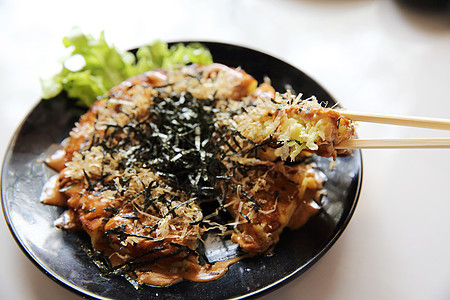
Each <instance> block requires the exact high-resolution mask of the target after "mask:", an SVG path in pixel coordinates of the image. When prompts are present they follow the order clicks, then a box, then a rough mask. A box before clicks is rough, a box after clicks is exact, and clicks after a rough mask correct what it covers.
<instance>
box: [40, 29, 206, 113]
mask: <svg viewBox="0 0 450 300" xmlns="http://www.w3.org/2000/svg"><path fill="white" fill-rule="evenodd" d="M63 44H64V46H65V47H67V48H70V49H71V53H70V55H68V56H67V57H65V58H63V59H62V61H61V62H62V70H61V71H60V72H59V73H58V74H55V75H54V76H52V77H50V78H46V79H41V87H42V98H44V99H50V98H53V97H55V96H57V95H59V94H60V93H61V92H63V91H65V92H66V93H67V96H68V97H69V98H73V99H75V100H76V101H77V104H79V105H82V106H86V107H90V106H91V105H92V104H93V103H94V102H95V101H96V100H97V97H99V96H101V95H104V94H106V93H107V92H108V90H109V89H111V88H112V87H114V86H116V85H117V84H119V83H120V82H122V81H124V80H125V79H127V78H129V77H131V76H134V75H137V74H141V73H144V72H145V71H148V70H151V69H156V68H165V69H170V68H175V67H177V66H180V65H186V64H189V63H196V64H200V65H206V64H211V63H212V62H213V60H212V56H211V53H210V52H209V50H208V49H207V48H206V47H205V46H203V45H201V44H199V43H190V44H187V45H184V44H181V43H180V44H175V45H173V46H171V47H169V45H168V44H167V43H165V42H162V41H155V42H154V43H152V44H150V45H146V46H143V47H141V48H139V49H138V50H137V53H136V56H134V55H133V54H132V53H131V52H128V51H121V50H119V49H117V48H116V47H114V46H110V45H109V44H108V43H107V42H106V40H105V36H104V32H102V33H101V34H100V37H99V38H98V39H95V38H94V37H92V36H91V35H85V34H83V33H82V31H81V30H80V29H79V28H74V29H73V30H72V32H71V33H70V34H69V35H68V36H66V37H65V38H64V39H63Z"/></svg>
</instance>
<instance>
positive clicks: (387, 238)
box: [0, 0, 450, 300]
mask: <svg viewBox="0 0 450 300" xmlns="http://www.w3.org/2000/svg"><path fill="white" fill-rule="evenodd" d="M129 3H131V2H126V3H125V1H121V2H118V1H117V2H116V1H85V0H80V1H74V2H72V3H70V4H69V3H67V2H65V1H49V0H41V1H25V0H14V1H13V0H0V27H1V28H3V29H2V30H1V31H0V90H1V94H0V103H1V107H2V109H1V110H0V120H1V126H0V156H1V157H3V156H4V153H5V150H6V148H7V145H8V143H9V140H10V138H11V137H12V135H13V133H14V131H15V129H16V128H17V127H18V126H19V124H20V122H21V121H22V120H23V119H24V117H25V116H26V115H27V113H28V112H29V111H30V110H31V109H32V107H33V106H34V105H35V104H36V103H37V101H38V99H39V98H40V85H39V78H40V77H48V76H50V75H52V74H53V73H54V72H56V71H58V64H57V59H58V58H59V57H61V56H63V55H64V54H65V53H66V51H65V49H64V47H63V46H62V43H61V39H62V37H63V36H65V35H66V34H67V33H69V32H70V29H71V28H72V27H73V26H80V27H81V28H82V30H83V31H84V32H86V33H91V34H93V35H94V36H98V34H99V33H100V31H101V30H105V32H106V36H107V38H108V40H109V41H111V42H112V43H114V44H115V45H116V46H117V47H119V48H122V49H129V48H133V47H136V46H139V45H142V44H145V43H148V42H151V41H153V40H155V39H163V40H166V41H170V40H210V41H220V42H227V43H233V44H238V45H243V46H247V47H251V48H254V49H257V50H262V51H264V52H266V53H269V54H272V55H274V56H276V57H279V58H281V59H283V60H285V61H287V62H289V63H291V64H293V65H294V66H296V67H298V68H300V69H301V70H303V71H304V72H306V73H307V74H308V75H310V76H311V77H313V78H314V79H316V80H317V81H318V82H319V83H321V84H322V85H323V86H324V87H325V88H326V89H327V90H328V91H330V93H331V94H332V95H334V96H335V98H336V99H338V100H339V101H340V102H341V103H342V105H344V106H345V107H346V108H348V109H351V110H355V111H364V112H371V113H384V114H399V115H412V116H427V117H438V118H450V96H449V95H450V9H449V10H446V11H430V10H424V9H421V10H417V9H414V8H411V7H410V6H405V5H403V4H401V3H400V2H399V1H393V0H392V1H390V0H353V1H351V0H340V1H337V0H336V1H331V0H328V1H327V0H314V1H313V0H278V1H274V0H263V1H261V0H260V1H257V0H240V1H237V0H220V1H207V0H200V1H186V0H184V1H182V0H180V1H172V0H170V1H134V2H133V5H130V4H129ZM358 134H359V136H360V137H361V138H395V137H450V133H449V132H445V131H437V130H427V129H414V128H407V127H400V126H388V125H374V124H360V125H359V127H358ZM449 154H450V149H441V150H437V149H433V150H424V149H422V150H418V149H416V150H364V151H363V161H364V176H363V186H362V192H361V196H360V200H359V204H358V207H357V209H356V212H355V214H354V216H353V218H352V220H351V222H350V224H349V226H348V227H347V229H346V231H345V232H344V234H343V235H342V236H341V238H340V239H339V240H338V241H337V243H336V244H335V245H334V246H333V247H332V248H331V250H330V251H329V252H328V253H327V254H326V255H325V256H324V257H323V258H322V259H321V260H320V261H319V262H318V263H317V264H316V265H314V266H313V268H311V269H310V270H308V271H307V272H306V273H305V274H303V275H302V276H300V277H299V278H297V279H296V280H294V281H292V282H290V283H289V284H287V285H285V286H283V287H282V288H280V289H278V290H276V291H274V292H272V293H271V294H268V295H266V296H264V297H262V299H266V300H269V299H293V298H299V297H300V296H301V298H302V299H303V298H304V299H449V298H450V285H449V282H450V256H449V255H448V253H450V235H449V233H448V228H450V218H449V211H450V202H449V201H450V199H449V198H450V197H449V193H448V191H446V190H445V189H446V186H448V180H449V167H450V155H449ZM447 210H449V211H447ZM0 237H1V241H2V247H1V248H0V254H1V257H3V265H2V270H1V272H0V290H1V291H2V298H3V297H4V298H3V299H19V300H21V299H36V300H40V299H80V297H79V296H77V295H75V294H73V293H72V292H70V291H67V290H65V289H64V288H63V287H61V286H59V285H58V284H56V283H55V282H53V281H52V280H50V279H49V278H48V277H46V276H45V275H44V274H43V273H41V271H39V270H38V269H37V268H36V267H35V266H34V265H33V264H32V263H31V262H30V261H29V260H28V259H27V258H26V257H25V255H24V254H23V253H22V252H21V251H20V249H19V247H18V246H17V245H16V244H15V242H14V240H13V238H12V237H11V235H10V233H9V230H8V228H7V225H6V222H4V221H2V222H0Z"/></svg>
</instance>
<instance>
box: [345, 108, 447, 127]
mask: <svg viewBox="0 0 450 300" xmlns="http://www.w3.org/2000/svg"><path fill="white" fill-rule="evenodd" d="M339 113H340V114H341V115H343V116H344V117H347V118H349V119H350V120H352V121H361V122H372V123H380V124H391V125H401V126H411V127H422V128H432V129H442V130H450V120H447V119H437V118H425V117H406V116H396V115H382V114H372V113H361V112H353V111H345V110H342V111H339Z"/></svg>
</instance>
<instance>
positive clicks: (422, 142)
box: [334, 110, 450, 149]
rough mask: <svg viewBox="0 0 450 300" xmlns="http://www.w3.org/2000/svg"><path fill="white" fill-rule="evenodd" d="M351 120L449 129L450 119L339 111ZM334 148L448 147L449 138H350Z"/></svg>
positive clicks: (449, 143) (449, 145)
mask: <svg viewBox="0 0 450 300" xmlns="http://www.w3.org/2000/svg"><path fill="white" fill-rule="evenodd" d="M339 113H340V114H341V115H343V116H344V117H347V118H349V119H350V120H352V121H361V122H372V123H379V124H390V125H401V126H411V127H421V128H431V129H441V130H450V120H448V119H437V118H426V117H407V116H399V115H382V114H372V113H362V112H354V111H345V110H343V111H339ZM334 148H335V149H408V148H450V138H403V139H352V140H346V141H342V142H341V143H340V144H338V145H335V146H334Z"/></svg>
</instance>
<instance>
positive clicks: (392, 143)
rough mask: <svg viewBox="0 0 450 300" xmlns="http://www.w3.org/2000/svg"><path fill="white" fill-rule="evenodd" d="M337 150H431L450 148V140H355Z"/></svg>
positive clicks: (339, 145)
mask: <svg viewBox="0 0 450 300" xmlns="http://www.w3.org/2000/svg"><path fill="white" fill-rule="evenodd" d="M334 148H335V149H408V148H409V149H412V148H416V149H419V148H421V149H430V148H435V149H436V148H450V138H403V139H354V140H345V141H342V142H341V143H339V144H338V145H335V146H334Z"/></svg>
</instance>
